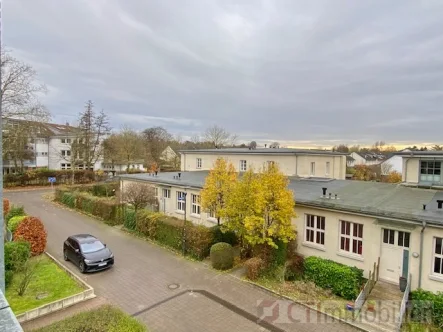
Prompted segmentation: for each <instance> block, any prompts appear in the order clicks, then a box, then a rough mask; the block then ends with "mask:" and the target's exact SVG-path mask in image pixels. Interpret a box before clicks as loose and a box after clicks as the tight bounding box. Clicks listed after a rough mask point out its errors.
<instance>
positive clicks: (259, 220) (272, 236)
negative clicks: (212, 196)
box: [222, 165, 296, 247]
mask: <svg viewBox="0 0 443 332" xmlns="http://www.w3.org/2000/svg"><path fill="white" fill-rule="evenodd" d="M288 184H289V180H288V178H287V177H286V176H285V175H284V174H283V173H282V172H281V171H280V170H279V168H278V166H277V165H269V166H268V167H265V168H263V170H262V171H261V172H260V173H254V171H253V170H252V169H249V170H248V171H247V172H246V173H244V175H243V177H242V178H241V179H240V180H239V181H238V182H237V183H236V184H235V185H234V187H233V188H232V191H231V193H230V195H229V197H228V201H227V206H226V207H225V209H224V210H223V211H224V216H225V221H224V223H223V225H222V227H223V229H224V230H230V231H234V232H236V234H237V235H238V236H239V237H241V238H242V239H245V240H246V241H247V242H248V243H249V244H251V245H256V244H266V245H269V246H271V247H277V245H276V240H281V241H283V242H284V243H287V242H289V240H292V239H295V235H296V233H295V229H294V227H293V226H292V223H291V221H292V218H293V217H295V212H294V205H295V203H294V196H293V193H292V191H291V190H290V189H289V188H288Z"/></svg>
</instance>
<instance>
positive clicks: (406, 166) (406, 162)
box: [404, 158, 411, 183]
mask: <svg viewBox="0 0 443 332" xmlns="http://www.w3.org/2000/svg"><path fill="white" fill-rule="evenodd" d="M409 160H411V158H408V159H406V161H405V169H404V171H405V181H404V182H405V183H408V162H409Z"/></svg>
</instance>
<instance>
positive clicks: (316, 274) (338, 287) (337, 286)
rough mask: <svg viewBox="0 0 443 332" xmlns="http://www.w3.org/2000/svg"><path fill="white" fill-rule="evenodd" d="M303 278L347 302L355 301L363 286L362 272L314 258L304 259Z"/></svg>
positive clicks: (354, 268)
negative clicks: (329, 290)
mask: <svg viewBox="0 0 443 332" xmlns="http://www.w3.org/2000/svg"><path fill="white" fill-rule="evenodd" d="M304 276H305V279H307V280H309V281H312V282H314V283H315V284H316V285H317V286H319V287H322V288H328V289H331V290H332V292H333V293H334V294H336V295H338V296H341V297H343V298H345V299H347V300H355V299H356V298H357V296H358V294H359V293H360V288H361V285H362V284H363V270H361V269H358V268H356V267H350V266H347V265H343V264H340V263H337V262H334V261H331V260H328V259H323V258H320V257H316V256H310V257H307V258H305V261H304Z"/></svg>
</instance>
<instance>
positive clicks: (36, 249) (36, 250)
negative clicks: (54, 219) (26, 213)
mask: <svg viewBox="0 0 443 332" xmlns="http://www.w3.org/2000/svg"><path fill="white" fill-rule="evenodd" d="M14 241H15V242H19V241H27V242H29V243H30V245H31V254H32V255H33V256H36V255H40V254H41V253H43V252H44V251H45V248H46V241H47V233H46V230H45V226H43V223H42V222H41V220H40V219H38V218H36V217H26V218H25V219H24V220H23V221H22V222H21V223H20V225H19V226H18V227H17V229H16V231H15V233H14Z"/></svg>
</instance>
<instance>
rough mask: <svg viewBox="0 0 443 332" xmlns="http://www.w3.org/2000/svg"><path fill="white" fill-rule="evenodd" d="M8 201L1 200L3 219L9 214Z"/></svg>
mask: <svg viewBox="0 0 443 332" xmlns="http://www.w3.org/2000/svg"><path fill="white" fill-rule="evenodd" d="M9 207H10V204H9V199H7V198H3V217H5V216H6V215H7V214H8V213H9Z"/></svg>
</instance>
